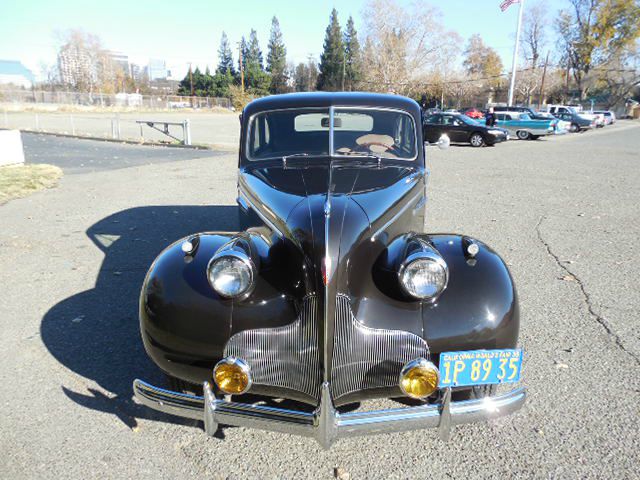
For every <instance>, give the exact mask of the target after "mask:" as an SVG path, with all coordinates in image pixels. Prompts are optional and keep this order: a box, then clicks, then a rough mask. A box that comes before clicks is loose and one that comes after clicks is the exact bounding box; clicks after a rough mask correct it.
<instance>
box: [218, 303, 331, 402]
mask: <svg viewBox="0 0 640 480" xmlns="http://www.w3.org/2000/svg"><path fill="white" fill-rule="evenodd" d="M317 318H318V300H317V298H316V297H315V296H307V297H305V298H304V300H303V302H302V309H301V311H300V314H299V315H298V318H296V320H295V321H294V322H293V323H291V324H289V325H285V326H283V327H276V328H260V329H254V330H244V331H242V332H239V333H236V334H235V335H233V336H232V337H231V338H230V339H229V341H228V342H227V345H226V347H225V349H224V355H225V357H228V356H235V357H237V358H241V359H242V360H244V361H245V362H247V364H248V365H249V367H250V368H251V377H252V380H253V384H254V385H257V386H259V385H265V386H269V387H279V388H286V389H289V390H295V391H298V392H301V393H303V394H304V395H307V396H309V397H311V398H312V399H317V398H318V397H319V395H320V383H321V377H320V374H321V372H320V356H319V352H318V320H317Z"/></svg>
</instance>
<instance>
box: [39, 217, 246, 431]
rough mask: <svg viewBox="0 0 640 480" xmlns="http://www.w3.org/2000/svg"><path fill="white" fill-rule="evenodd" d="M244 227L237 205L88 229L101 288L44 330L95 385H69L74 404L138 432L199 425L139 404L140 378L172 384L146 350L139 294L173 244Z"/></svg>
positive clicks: (52, 314) (60, 354)
mask: <svg viewBox="0 0 640 480" xmlns="http://www.w3.org/2000/svg"><path fill="white" fill-rule="evenodd" d="M238 227H239V224H238V207H237V206H183V205H180V206H150V207H139V208H132V209H128V210H123V211H121V212H118V213H115V214H113V215H110V216H108V217H106V218H104V219H102V220H100V221H99V222H97V223H96V224H94V225H92V226H91V227H90V228H89V229H88V230H87V231H86V234H87V236H88V237H89V238H90V239H91V240H92V242H93V243H94V245H95V246H96V247H97V248H99V249H100V250H101V251H102V252H103V253H104V260H103V262H102V265H101V267H100V271H99V273H98V276H97V279H96V284H95V287H94V288H93V289H91V290H86V291H83V292H79V293H77V294H76V295H73V296H72V297H69V298H67V299H65V300H63V301H61V302H60V303H58V304H56V305H55V306H53V307H52V308H51V309H50V310H49V311H48V312H47V313H46V314H45V316H44V318H43V320H42V325H41V336H42V340H43V341H44V344H45V345H46V347H47V348H48V350H49V351H50V352H51V354H52V355H53V356H54V357H55V358H56V359H57V360H58V361H59V362H60V363H61V364H62V365H63V366H64V367H66V368H68V369H69V370H71V371H73V372H74V373H76V374H77V375H80V376H81V377H84V378H86V379H89V380H90V381H92V382H95V384H96V385H93V384H89V385H87V391H86V392H82V393H79V392H77V391H75V390H76V388H75V387H74V389H71V388H69V387H68V386H65V385H63V386H62V389H63V391H64V393H65V394H66V395H67V397H68V398H69V399H71V400H72V401H74V402H75V403H77V404H78V405H82V406H84V407H86V408H89V409H92V410H98V411H102V412H107V413H111V414H114V415H116V416H117V417H118V418H120V419H121V420H122V421H123V422H124V423H125V424H126V425H127V426H128V427H129V428H135V427H137V419H141V418H144V419H155V420H162V421H165V422H173V423H179V424H185V425H197V424H199V422H197V421H193V420H185V419H180V418H178V417H173V416H170V415H165V414H162V413H159V412H155V411H153V410H151V409H148V408H146V407H143V406H141V405H138V404H136V403H135V402H134V401H133V399H132V383H133V380H134V379H135V378H142V379H145V380H146V381H149V382H150V383H153V384H156V385H163V384H164V382H165V380H164V376H163V374H162V373H161V372H160V371H159V369H158V368H157V367H156V366H155V365H154V364H153V363H152V362H151V360H150V359H149V358H148V357H147V355H146V353H145V351H144V347H143V345H142V339H141V337H140V331H139V324H138V296H139V293H140V287H141V286H142V282H143V280H144V276H145V274H146V272H147V270H148V268H149V266H150V265H151V262H153V260H154V259H155V258H156V256H157V255H158V254H159V253H160V252H161V251H162V250H163V249H164V248H165V247H167V246H168V245H169V244H170V243H172V242H174V241H176V240H178V239H180V238H182V237H184V236H187V235H189V234H192V233H196V232H203V231H237V230H238V229H239V228H238ZM77 248H83V246H78V247H77Z"/></svg>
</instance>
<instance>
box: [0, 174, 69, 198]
mask: <svg viewBox="0 0 640 480" xmlns="http://www.w3.org/2000/svg"><path fill="white" fill-rule="evenodd" d="M60 177H62V170H60V169H59V168H58V167H55V166H53V165H47V164H36V165H8V166H4V167H0V205H2V204H3V203H6V202H8V201H9V200H13V199H14V198H21V197H26V196H27V195H30V194H31V193H33V192H37V191H38V190H42V189H44V188H52V187H55V186H56V185H57V184H58V180H59V179H60Z"/></svg>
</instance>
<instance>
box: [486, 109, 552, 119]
mask: <svg viewBox="0 0 640 480" xmlns="http://www.w3.org/2000/svg"><path fill="white" fill-rule="evenodd" d="M493 111H494V112H518V113H526V114H528V115H529V117H531V118H532V119H534V120H548V119H549V118H548V117H547V116H546V115H547V114H546V113H545V112H539V111H537V110H534V109H533V108H531V107H522V106H512V107H506V106H496V107H493Z"/></svg>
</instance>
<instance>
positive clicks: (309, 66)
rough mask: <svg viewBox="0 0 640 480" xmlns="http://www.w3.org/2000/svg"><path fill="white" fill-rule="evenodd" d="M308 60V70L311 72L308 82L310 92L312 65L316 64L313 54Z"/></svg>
mask: <svg viewBox="0 0 640 480" xmlns="http://www.w3.org/2000/svg"><path fill="white" fill-rule="evenodd" d="M307 60H308V62H307V70H309V80H307V92H310V91H311V65H312V64H313V62H314V59H313V55H312V54H309V55H307Z"/></svg>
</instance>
